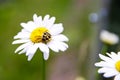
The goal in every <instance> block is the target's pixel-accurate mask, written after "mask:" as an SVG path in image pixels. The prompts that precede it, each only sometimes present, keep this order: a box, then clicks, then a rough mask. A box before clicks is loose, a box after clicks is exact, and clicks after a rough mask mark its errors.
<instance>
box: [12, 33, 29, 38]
mask: <svg viewBox="0 0 120 80" xmlns="http://www.w3.org/2000/svg"><path fill="white" fill-rule="evenodd" d="M29 36H30V33H28V32H20V33H18V34H17V35H16V36H14V39H18V38H22V39H28V38H29Z"/></svg>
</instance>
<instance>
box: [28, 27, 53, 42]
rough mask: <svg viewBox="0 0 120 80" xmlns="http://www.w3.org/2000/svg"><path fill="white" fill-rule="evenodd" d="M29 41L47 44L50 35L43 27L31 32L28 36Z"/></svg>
mask: <svg viewBox="0 0 120 80" xmlns="http://www.w3.org/2000/svg"><path fill="white" fill-rule="evenodd" d="M30 40H31V41H32V42H33V43H40V42H43V43H47V42H49V41H50V40H51V34H50V33H49V31H48V29H46V28H45V27H39V28H36V29H35V30H33V31H32V33H31V35H30Z"/></svg>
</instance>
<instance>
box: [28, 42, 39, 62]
mask: <svg viewBox="0 0 120 80" xmlns="http://www.w3.org/2000/svg"><path fill="white" fill-rule="evenodd" d="M37 48H38V45H37V44H33V45H32V46H31V47H30V48H29V49H28V50H27V53H26V55H27V56H28V61H30V60H31V59H32V57H33V56H34V54H35V52H36V51H37Z"/></svg>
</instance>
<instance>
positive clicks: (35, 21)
mask: <svg viewBox="0 0 120 80" xmlns="http://www.w3.org/2000/svg"><path fill="white" fill-rule="evenodd" d="M33 20H34V23H35V24H36V25H37V26H38V27H40V26H42V25H43V24H42V17H41V16H39V17H37V15H36V14H34V15H33Z"/></svg>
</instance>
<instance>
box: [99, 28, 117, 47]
mask: <svg viewBox="0 0 120 80" xmlns="http://www.w3.org/2000/svg"><path fill="white" fill-rule="evenodd" d="M100 40H101V41H102V42H104V43H106V44H110V45H114V44H117V43H118V42H119V37H118V36H117V35H116V34H114V33H111V32H108V31H106V30H102V31H101V33H100Z"/></svg>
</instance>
